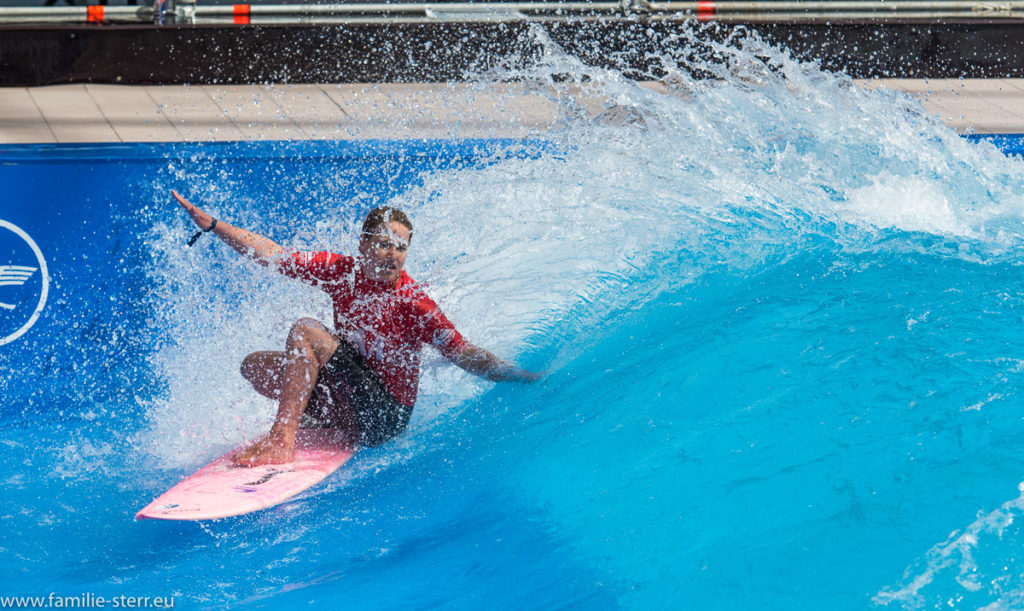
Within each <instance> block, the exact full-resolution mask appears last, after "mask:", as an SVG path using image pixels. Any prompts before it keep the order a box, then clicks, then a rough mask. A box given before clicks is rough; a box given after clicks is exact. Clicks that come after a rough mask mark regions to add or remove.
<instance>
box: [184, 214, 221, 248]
mask: <svg viewBox="0 0 1024 611" xmlns="http://www.w3.org/2000/svg"><path fill="white" fill-rule="evenodd" d="M216 226H217V219H213V222H212V223H210V226H209V227H207V228H206V229H203V230H201V231H197V232H196V233H195V235H194V236H192V239H190V240H189V241H188V245H189V246H192V245H193V244H195V243H196V240H198V239H199V236H201V235H203V234H204V233H206V232H208V231H213V228H214V227H216Z"/></svg>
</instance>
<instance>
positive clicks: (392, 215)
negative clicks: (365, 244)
mask: <svg viewBox="0 0 1024 611" xmlns="http://www.w3.org/2000/svg"><path fill="white" fill-rule="evenodd" d="M392 221H394V222H396V223H398V224H400V225H405V227H406V229H408V230H409V241H412V221H410V220H409V217H408V216H406V215H405V213H404V212H402V211H401V210H399V209H398V208H391V207H390V206H384V207H382V208H374V209H373V210H370V213H369V214H367V215H366V220H365V221H363V229H362V232H361V234H360V235H361V236H362V237H364V238H365V237H369V236H375V235H378V234H380V233H382V232H383V231H384V230H385V229H388V228H390V227H391V222H392Z"/></svg>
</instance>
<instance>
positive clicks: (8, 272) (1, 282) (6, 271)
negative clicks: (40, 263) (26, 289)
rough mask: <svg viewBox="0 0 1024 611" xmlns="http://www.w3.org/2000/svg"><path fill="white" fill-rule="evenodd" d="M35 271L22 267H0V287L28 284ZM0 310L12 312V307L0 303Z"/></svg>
mask: <svg viewBox="0 0 1024 611" xmlns="http://www.w3.org/2000/svg"><path fill="white" fill-rule="evenodd" d="M36 269H37V268H35V267H25V266H24V265H0V286H21V285H23V284H25V283H26V282H28V279H29V278H31V277H32V274H34V273H35V272H36ZM0 308H3V309H5V310H13V309H14V306H13V305H11V304H9V303H3V302H2V301H0Z"/></svg>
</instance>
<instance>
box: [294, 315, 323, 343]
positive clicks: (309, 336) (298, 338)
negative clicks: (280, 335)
mask: <svg viewBox="0 0 1024 611" xmlns="http://www.w3.org/2000/svg"><path fill="white" fill-rule="evenodd" d="M321 329H323V325H321V324H320V322H319V321H316V320H314V319H312V318H300V319H299V320H297V321H295V323H294V324H292V328H291V329H289V331H288V344H289V345H297V344H305V343H308V342H310V341H314V340H315V338H316V336H317V335H318V334H319V332H320V331H321Z"/></svg>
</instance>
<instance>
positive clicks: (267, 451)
mask: <svg viewBox="0 0 1024 611" xmlns="http://www.w3.org/2000/svg"><path fill="white" fill-rule="evenodd" d="M231 460H232V462H234V463H235V464H236V465H238V466H240V467H258V466H260V465H277V464H281V463H286V462H292V461H293V460H295V442H294V441H293V442H292V443H287V442H286V441H284V440H282V439H279V438H277V437H275V436H272V435H271V436H267V437H264V438H263V439H260V440H259V441H257V442H256V443H254V444H252V445H251V446H249V447H248V448H246V449H244V450H242V451H241V452H239V453H238V454H235V455H234V456H232V457H231Z"/></svg>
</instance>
